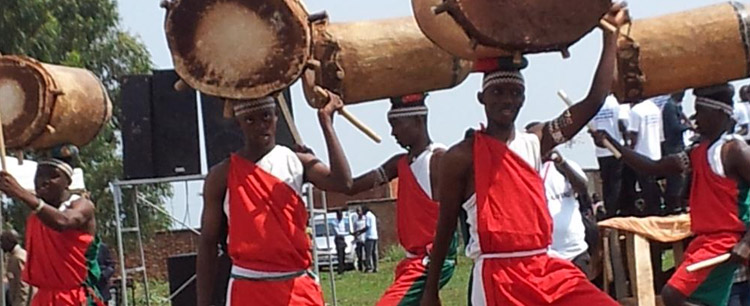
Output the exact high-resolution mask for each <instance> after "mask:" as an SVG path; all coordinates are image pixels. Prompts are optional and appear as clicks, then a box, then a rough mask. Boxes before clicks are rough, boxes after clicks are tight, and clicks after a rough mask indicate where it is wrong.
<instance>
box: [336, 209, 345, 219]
mask: <svg viewBox="0 0 750 306" xmlns="http://www.w3.org/2000/svg"><path fill="white" fill-rule="evenodd" d="M341 219H344V213H343V212H341V210H337V211H336V220H339V221H341Z"/></svg>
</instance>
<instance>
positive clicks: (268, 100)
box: [231, 97, 276, 116]
mask: <svg viewBox="0 0 750 306" xmlns="http://www.w3.org/2000/svg"><path fill="white" fill-rule="evenodd" d="M231 103H232V104H233V105H232V109H233V110H234V115H235V116H242V115H244V114H247V113H250V112H254V111H256V110H259V109H264V108H272V107H276V101H275V100H274V98H273V97H263V98H260V99H254V100H234V101H232V102H231Z"/></svg>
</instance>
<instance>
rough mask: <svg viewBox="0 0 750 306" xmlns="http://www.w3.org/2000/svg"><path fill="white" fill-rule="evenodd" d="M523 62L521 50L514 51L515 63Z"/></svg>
mask: <svg viewBox="0 0 750 306" xmlns="http://www.w3.org/2000/svg"><path fill="white" fill-rule="evenodd" d="M521 62H523V54H521V52H518V51H517V52H514V53H513V64H515V65H520V64H521Z"/></svg>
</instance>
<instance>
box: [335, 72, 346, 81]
mask: <svg viewBox="0 0 750 306" xmlns="http://www.w3.org/2000/svg"><path fill="white" fill-rule="evenodd" d="M345 76H346V73H345V72H344V71H343V70H339V71H336V78H337V79H339V80H343V79H344V77H345Z"/></svg>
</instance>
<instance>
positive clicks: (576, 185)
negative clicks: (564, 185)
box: [555, 159, 588, 194]
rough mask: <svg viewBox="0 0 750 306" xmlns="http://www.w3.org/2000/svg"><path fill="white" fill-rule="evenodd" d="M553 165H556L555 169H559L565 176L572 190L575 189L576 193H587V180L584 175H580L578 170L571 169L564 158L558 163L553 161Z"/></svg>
mask: <svg viewBox="0 0 750 306" xmlns="http://www.w3.org/2000/svg"><path fill="white" fill-rule="evenodd" d="M555 167H557V170H558V171H560V173H562V174H563V176H565V178H566V179H567V180H568V181H569V182H570V185H571V186H572V187H573V191H575V192H576V193H577V194H588V186H586V182H587V181H588V180H587V179H586V177H584V176H581V174H580V173H578V171H576V170H575V169H573V167H572V166H571V165H570V164H569V163H568V161H566V160H565V159H562V160H561V161H560V162H559V163H558V162H555Z"/></svg>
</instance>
